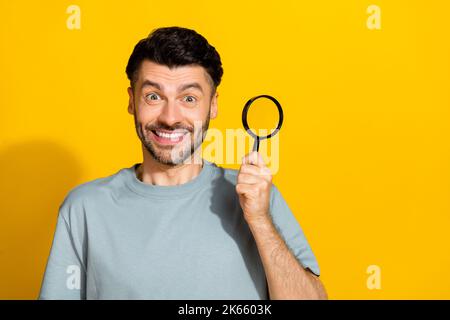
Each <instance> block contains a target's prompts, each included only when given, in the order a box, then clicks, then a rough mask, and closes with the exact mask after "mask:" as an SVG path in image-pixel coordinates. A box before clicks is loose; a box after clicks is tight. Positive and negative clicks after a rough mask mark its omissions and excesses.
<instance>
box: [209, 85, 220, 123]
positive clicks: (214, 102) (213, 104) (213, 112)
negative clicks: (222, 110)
mask: <svg viewBox="0 0 450 320" xmlns="http://www.w3.org/2000/svg"><path fill="white" fill-rule="evenodd" d="M218 97H219V93H218V92H217V91H216V93H214V96H213V97H212V99H211V108H210V111H209V117H210V118H211V119H215V118H216V117H217V113H218V110H217V108H218V106H217V98H218Z"/></svg>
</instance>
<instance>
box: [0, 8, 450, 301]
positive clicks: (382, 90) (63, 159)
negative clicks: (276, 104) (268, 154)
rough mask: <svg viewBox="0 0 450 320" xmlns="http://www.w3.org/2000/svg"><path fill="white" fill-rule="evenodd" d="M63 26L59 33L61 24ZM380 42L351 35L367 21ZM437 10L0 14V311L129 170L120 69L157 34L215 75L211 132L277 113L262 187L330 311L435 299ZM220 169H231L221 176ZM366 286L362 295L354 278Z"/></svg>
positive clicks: (443, 62)
mask: <svg viewBox="0 0 450 320" xmlns="http://www.w3.org/2000/svg"><path fill="white" fill-rule="evenodd" d="M71 4H76V5H78V6H79V7H80V9H81V29H80V30H69V29H68V28H67V27H66V20H67V18H68V16H69V14H67V13H66V9H67V7H68V6H69V5H71ZM371 4H376V5H378V6H379V7H380V8H381V26H382V28H381V30H369V29H368V28H367V27H366V20H367V18H368V16H369V15H368V14H367V13H366V9H367V7H368V6H369V5H371ZM449 11H450V4H449V2H447V1H440V0H430V1H406V0H404V1H400V0H396V1H380V0H377V1H362V0H354V1H294V0H292V1H261V0H257V1H207V0H205V1H134V0H128V1H123V2H122V3H121V4H119V2H118V1H81V0H74V2H72V1H49V0H47V1H9V0H8V1H6V0H2V1H1V2H0V26H1V28H0V32H1V38H0V39H1V47H0V72H1V78H0V90H1V91H0V195H1V199H0V200H1V202H0V215H1V216H0V298H4V299H5V298H11V299H16V298H25V299H34V298H36V297H37V295H38V292H39V287H40V283H41V279H42V274H43V272H44V268H45V263H46V260H47V256H48V252H49V249H50V245H51V240H52V238H53V232H54V227H55V223H56V214H57V209H58V206H59V204H60V203H61V201H62V199H63V198H64V196H65V195H66V193H67V192H68V191H69V190H70V189H71V188H73V187H74V186H76V185H78V184H80V183H82V182H85V181H88V180H92V179H95V178H98V177H102V176H107V175H110V174H113V173H115V172H116V171H117V170H119V169H120V168H123V167H128V166H130V165H131V164H133V163H135V162H139V161H141V156H142V155H141V150H140V143H139V140H138V138H137V136H136V133H135V130H134V124H133V119H132V116H130V115H129V114H128V113H127V110H126V108H127V94H126V87H127V85H128V81H127V79H126V76H125V71H124V70H125V66H126V62H127V60H128V57H129V55H130V54H131V51H132V49H133V47H134V45H135V44H136V42H137V41H138V40H140V39H141V38H144V37H145V36H147V34H148V33H149V32H150V31H151V30H153V29H154V28H157V27H161V26H172V25H178V26H184V27H189V28H193V29H195V30H197V31H198V32H200V33H201V34H203V35H204V36H205V37H206V38H207V39H208V40H209V41H210V43H212V44H213V45H214V46H215V47H216V49H217V50H218V51H219V53H220V54H221V57H222V62H223V66H224V71H225V74H224V77H223V82H222V84H221V85H220V87H219V94H220V97H219V116H218V118H217V119H216V120H213V121H212V122H211V126H212V127H215V128H219V129H221V130H225V129H226V128H241V122H240V117H241V112H242V107H243V105H244V103H245V102H246V100H247V99H249V98H250V97H252V96H254V95H256V94H261V93H265V94H271V95H274V96H276V97H277V98H279V100H280V102H281V103H282V105H283V107H284V110H285V123H284V125H283V128H282V130H281V132H280V148H281V154H280V168H279V171H278V173H277V174H276V177H275V180H274V182H275V183H276V185H277V186H279V188H280V190H281V191H282V193H283V195H284V197H285V198H286V200H287V201H288V203H289V206H290V207H291V209H292V211H293V212H294V213H295V216H296V217H297V219H298V220H299V221H300V223H301V225H302V227H303V229H304V231H305V233H306V236H307V238H308V240H309V242H310V244H311V246H312V248H313V250H314V252H315V254H316V256H317V258H318V260H319V264H320V266H321V271H322V276H321V279H322V281H323V282H324V284H325V286H326V288H327V290H328V293H329V296H330V298H332V299H347V298H354V299H372V298H373V299H393V298H407V299H408V298H424V299H431V298H438V299H442V298H445V299H449V298H450V254H449V253H450V250H449V244H450V241H449V240H450V236H449V234H450V192H449V191H450V170H449V168H450V159H449V158H450V157H449V155H450V148H449V137H450V126H449V120H450V112H449V111H450V110H449V109H450V90H449V85H450V42H449V35H450V33H449V31H450V23H448V14H449ZM234 167H237V166H234ZM369 265H377V266H379V267H380V268H381V289H380V290H369V289H368V288H367V286H366V280H367V277H368V276H369V275H368V274H367V273H366V269H367V267H368V266H369Z"/></svg>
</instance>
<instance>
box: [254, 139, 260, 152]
mask: <svg viewBox="0 0 450 320" xmlns="http://www.w3.org/2000/svg"><path fill="white" fill-rule="evenodd" d="M253 151H259V139H258V138H255V142H254V143H253Z"/></svg>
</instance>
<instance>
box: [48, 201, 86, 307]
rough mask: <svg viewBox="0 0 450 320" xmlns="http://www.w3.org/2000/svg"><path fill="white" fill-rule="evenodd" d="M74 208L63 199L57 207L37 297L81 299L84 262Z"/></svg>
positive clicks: (83, 289) (80, 225) (81, 230)
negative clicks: (55, 221)
mask: <svg viewBox="0 0 450 320" xmlns="http://www.w3.org/2000/svg"><path fill="white" fill-rule="evenodd" d="M76 211H78V210H77V208H76V206H74V205H71V204H70V202H69V201H68V200H67V198H66V201H64V203H63V204H62V205H61V206H60V208H59V213H58V219H57V223H56V230H55V234H54V238H53V243H52V247H51V251H50V255H49V258H48V261H47V266H46V270H45V274H44V279H43V282H42V286H41V291H40V293H39V299H40V300H47V299H49V300H50V299H64V300H78V299H85V294H86V292H85V278H86V266H85V263H84V260H85V259H84V256H85V254H84V248H83V241H82V239H80V235H82V234H83V232H84V230H83V226H82V223H80V222H81V221H77V220H78V219H79V215H78V214H77V212H76Z"/></svg>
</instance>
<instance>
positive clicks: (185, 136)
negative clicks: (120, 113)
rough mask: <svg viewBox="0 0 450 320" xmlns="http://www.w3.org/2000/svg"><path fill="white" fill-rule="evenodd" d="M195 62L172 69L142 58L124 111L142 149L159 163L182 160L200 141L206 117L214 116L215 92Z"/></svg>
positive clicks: (186, 157)
mask: <svg viewBox="0 0 450 320" xmlns="http://www.w3.org/2000/svg"><path fill="white" fill-rule="evenodd" d="M211 83H212V81H211V80H210V78H209V75H208V74H207V72H206V70H205V69H204V68H203V67H201V66H198V65H189V66H180V67H176V68H173V69H169V67H167V66H164V65H160V64H157V63H154V62H152V61H150V60H144V61H143V62H142V64H141V66H140V68H139V74H138V78H137V81H136V83H135V85H134V90H133V89H132V88H131V87H129V88H128V94H129V97H130V100H129V105H128V112H129V113H130V114H133V115H134V121H135V126H136V132H137V134H138V136H139V139H140V140H141V142H142V144H143V146H144V147H145V149H146V150H147V151H148V152H149V153H150V155H151V156H152V157H153V158H154V159H155V160H157V161H158V162H160V163H163V164H167V165H172V166H173V165H176V164H180V163H183V162H184V161H185V160H186V159H188V158H190V157H191V155H192V154H193V153H194V152H195V150H197V148H198V147H199V146H200V145H201V144H202V142H203V139H204V138H205V136H206V131H207V130H208V126H209V120H210V118H212V119H214V118H215V117H216V116H217V96H218V95H217V92H216V93H214V95H213V94H212V92H213V88H212V85H211Z"/></svg>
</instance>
